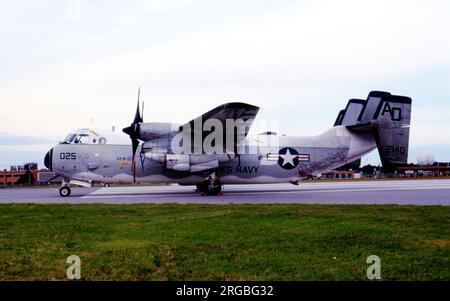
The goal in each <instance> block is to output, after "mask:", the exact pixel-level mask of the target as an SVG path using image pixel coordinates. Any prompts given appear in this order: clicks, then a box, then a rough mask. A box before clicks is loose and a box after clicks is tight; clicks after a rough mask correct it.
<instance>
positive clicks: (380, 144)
mask: <svg viewBox="0 0 450 301" xmlns="http://www.w3.org/2000/svg"><path fill="white" fill-rule="evenodd" d="M411 104H412V100H411V98H409V97H405V96H397V95H391V94H390V93H387V92H379V91H372V92H370V93H369V96H368V97H367V100H366V101H365V103H364V104H363V109H362V110H361V112H360V114H359V116H358V118H357V120H356V122H354V123H353V124H349V125H347V124H344V123H343V122H342V125H347V128H349V129H351V130H355V131H358V130H359V131H361V130H362V131H365V132H367V131H369V130H370V131H371V132H372V133H373V135H374V138H375V141H376V143H377V148H378V152H379V154H380V158H381V163H382V164H383V166H384V167H385V168H387V169H393V168H395V167H396V166H398V165H404V164H406V163H407V162H408V147H409V126H410V123H411ZM347 107H348V105H347ZM344 111H345V110H344ZM344 115H346V114H344ZM344 119H345V118H344ZM337 121H339V120H337ZM337 123H338V122H337Z"/></svg>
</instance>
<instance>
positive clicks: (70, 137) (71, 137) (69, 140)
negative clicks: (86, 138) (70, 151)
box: [64, 134, 77, 143]
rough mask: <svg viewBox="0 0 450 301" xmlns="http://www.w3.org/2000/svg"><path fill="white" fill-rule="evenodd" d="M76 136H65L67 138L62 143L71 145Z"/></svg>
mask: <svg viewBox="0 0 450 301" xmlns="http://www.w3.org/2000/svg"><path fill="white" fill-rule="evenodd" d="M76 136H77V135H76V134H69V135H67V137H66V139H65V140H64V141H65V142H67V143H72V141H73V140H74V139H75V137H76Z"/></svg>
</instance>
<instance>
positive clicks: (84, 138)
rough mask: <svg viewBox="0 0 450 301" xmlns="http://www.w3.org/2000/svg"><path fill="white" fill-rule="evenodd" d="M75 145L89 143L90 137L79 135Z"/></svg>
mask: <svg viewBox="0 0 450 301" xmlns="http://www.w3.org/2000/svg"><path fill="white" fill-rule="evenodd" d="M74 143H89V135H78V136H77V138H75V141H74Z"/></svg>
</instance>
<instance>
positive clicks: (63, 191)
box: [59, 186, 72, 197]
mask: <svg viewBox="0 0 450 301" xmlns="http://www.w3.org/2000/svg"><path fill="white" fill-rule="evenodd" d="M71 192H72V191H71V190H70V187H69V186H62V187H61V188H59V195H60V196H62V197H68V196H70V193H71Z"/></svg>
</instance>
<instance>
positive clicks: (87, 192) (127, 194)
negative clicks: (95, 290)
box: [0, 180, 450, 206]
mask: <svg viewBox="0 0 450 301" xmlns="http://www.w3.org/2000/svg"><path fill="white" fill-rule="evenodd" d="M7 203H42V204H47V203H55V204H59V203H68V204H87V203H104V204H105V203H106V204H136V203H154V204H161V203H180V204H231V203H235V204H269V203H272V204H282V203H284V204H288V203H298V204H398V205H443V206H449V205H450V180H402V181H361V182H356V181H355V182H308V181H305V182H301V184H300V185H299V186H295V185H292V184H263V185H225V187H224V190H223V195H220V196H202V195H201V194H200V193H197V192H195V187H193V186H178V185H171V186H120V187H109V188H103V187H102V188H72V195H71V196H70V197H68V198H63V197H60V196H59V193H58V189H57V188H23V189H20V188H17V189H0V204H7Z"/></svg>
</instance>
